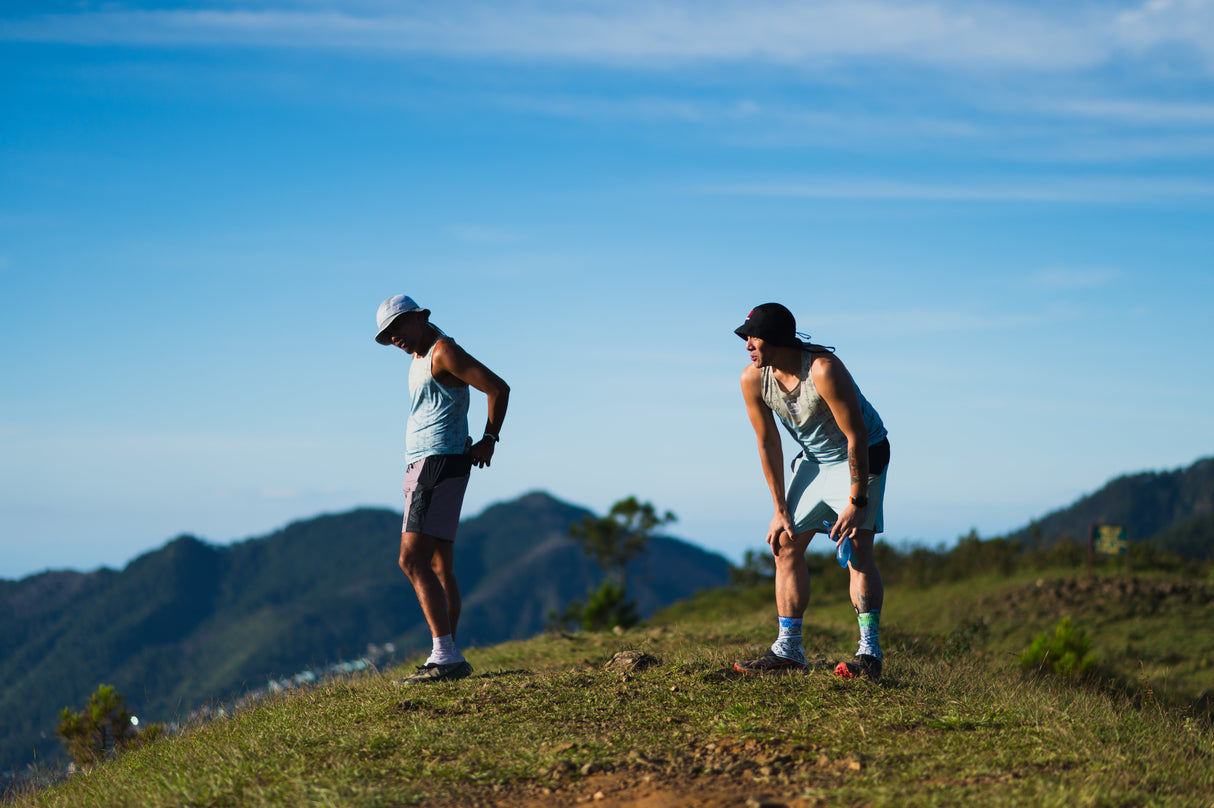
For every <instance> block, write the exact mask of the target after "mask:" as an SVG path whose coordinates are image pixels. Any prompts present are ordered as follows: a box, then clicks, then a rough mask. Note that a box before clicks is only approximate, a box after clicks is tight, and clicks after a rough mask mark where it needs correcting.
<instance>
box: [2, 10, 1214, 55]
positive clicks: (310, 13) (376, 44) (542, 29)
mask: <svg viewBox="0 0 1214 808" xmlns="http://www.w3.org/2000/svg"><path fill="white" fill-rule="evenodd" d="M1046 8H1047V9H1048V10H1047V11H1041V10H1040V9H1039V8H1037V7H1035V6H1026V5H1021V4H1013V3H1007V2H1004V3H993V2H985V3H984V2H964V3H963V2H957V1H956V0H954V1H953V2H927V1H926V0H908V1H907V2H892V1H891V0H867V1H863V0H861V1H854V2H837V1H836V2H815V3H806V2H796V1H795V0H752V2H737V1H736V0H713V1H711V2H710V1H705V2H690V1H689V0H678V1H672V0H667V1H666V2H661V0H657V1H656V2H655V1H654V0H644V1H643V0H613V1H611V2H609V1H608V0H582V1H581V2H568V1H566V2H557V0H534V1H533V2H515V3H494V2H486V1H483V0H480V1H477V0H474V1H472V2H468V1H465V2H448V3H425V4H410V5H409V6H407V7H404V8H402V7H401V6H400V5H396V4H367V3H349V2H346V3H339V2H335V3H329V4H318V3H309V4H303V5H301V4H294V5H278V6H267V5H258V4H254V3H244V4H235V3H230V2H225V3H220V4H213V5H212V6H210V7H204V8H201V9H198V8H189V9H149V10H140V9H138V8H129V7H124V6H121V5H117V6H115V5H105V6H101V7H100V10H96V11H92V10H90V11H84V12H81V13H76V14H48V15H43V16H27V17H22V18H10V19H7V20H3V21H0V39H7V40H28V41H43V42H74V43H97V44H101V43H118V44H131V45H164V46H180V45H243V46H251V47H296V48H339V49H359V50H364V51H365V50H374V51H381V52H404V53H421V54H439V55H447V56H452V57H458V58H468V57H472V58H505V59H518V60H535V61H550V60H559V61H565V62H576V63H590V64H607V65H627V66H645V65H653V64H675V65H678V64H685V63H703V62H724V63H768V64H830V63H834V62H836V61H839V60H865V59H872V58H877V59H882V58H892V59H896V60H899V61H903V62H908V63H912V64H924V65H936V66H946V67H947V66H954V67H955V66H972V67H1012V68H1018V69H1031V70H1071V69H1076V68H1086V67H1092V66H1097V65H1100V64H1103V63H1105V62H1107V61H1109V60H1111V59H1113V58H1116V57H1118V56H1119V55H1121V54H1122V53H1126V52H1129V53H1132V54H1139V53H1142V52H1143V51H1144V50H1147V49H1150V48H1153V47H1156V46H1158V45H1161V44H1169V45H1176V44H1180V45H1184V46H1187V47H1190V48H1191V49H1193V50H1195V51H1196V52H1200V53H1204V54H1206V55H1207V56H1209V55H1210V54H1211V53H1212V52H1214V45H1212V44H1211V34H1210V31H1212V30H1214V24H1212V23H1214V20H1212V19H1211V15H1212V13H1214V12H1212V10H1211V4H1210V3H1209V2H1203V1H1202V0H1185V1H1183V2H1182V0H1176V1H1175V2H1158V0H1156V2H1152V3H1148V4H1146V5H1145V6H1142V7H1140V8H1137V9H1135V10H1132V11H1129V12H1124V13H1121V14H1117V13H1116V12H1115V11H1114V10H1108V11H1103V12H1102V11H1101V10H1100V9H1092V8H1091V7H1090V6H1084V7H1083V8H1076V7H1072V6H1062V5H1051V6H1047V7H1046Z"/></svg>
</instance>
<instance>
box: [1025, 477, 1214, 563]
mask: <svg viewBox="0 0 1214 808" xmlns="http://www.w3.org/2000/svg"><path fill="white" fill-rule="evenodd" d="M1094 524H1101V525H1120V526H1122V527H1124V528H1126V532H1127V534H1128V537H1129V539H1130V541H1137V542H1150V543H1151V544H1153V545H1155V546H1156V547H1157V548H1158V549H1160V550H1170V551H1174V552H1176V553H1179V554H1180V555H1182V556H1185V557H1187V558H1198V559H1208V558H1211V557H1214V457H1206V458H1202V459H1200V460H1198V461H1196V462H1195V463H1193V464H1192V465H1190V466H1188V467H1186V468H1180V469H1174V470H1171V471H1146V472H1141V473H1138V474H1127V475H1124V476H1121V477H1117V478H1115V479H1113V480H1111V481H1109V482H1108V483H1106V484H1105V485H1104V486H1102V487H1101V488H1100V489H1099V490H1098V491H1095V492H1094V493H1091V494H1088V495H1087V496H1084V497H1081V498H1080V499H1078V500H1077V501H1076V502H1074V503H1073V504H1072V505H1070V506H1068V507H1066V508H1062V509H1060V510H1057V511H1053V512H1051V513H1049V514H1047V515H1045V516H1043V517H1041V518H1040V519H1037V520H1035V521H1033V522H1032V523H1031V524H1029V525H1028V526H1026V527H1024V528H1022V529H1020V530H1018V531H1016V532H1014V533H1012V534H1010V535H1009V536H1007V538H1009V539H1013V540H1020V541H1024V542H1026V543H1029V544H1037V545H1042V544H1044V545H1050V544H1053V543H1054V542H1056V541H1058V540H1059V539H1062V538H1071V539H1074V540H1075V541H1079V542H1086V541H1087V540H1088V533H1089V531H1090V529H1091V526H1092V525H1094Z"/></svg>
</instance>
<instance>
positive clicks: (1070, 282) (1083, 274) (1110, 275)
mask: <svg viewBox="0 0 1214 808" xmlns="http://www.w3.org/2000/svg"><path fill="white" fill-rule="evenodd" d="M1119 277H1121V273H1120V272H1119V271H1117V270H1115V269H1083V268H1075V267H1056V268H1053V269H1043V270H1041V271H1040V272H1036V273H1034V274H1033V275H1032V276H1031V277H1030V278H1029V280H1030V282H1031V283H1033V284H1034V285H1036V286H1039V287H1043V288H1045V289H1055V290H1068V289H1069V290H1079V289H1082V290H1091V289H1098V288H1102V287H1105V286H1108V285H1109V284H1110V283H1112V282H1113V281H1115V280H1116V279H1117V278H1119Z"/></svg>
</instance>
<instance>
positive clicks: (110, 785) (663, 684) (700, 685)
mask: <svg viewBox="0 0 1214 808" xmlns="http://www.w3.org/2000/svg"><path fill="white" fill-rule="evenodd" d="M959 591H960V590H956V591H952V590H950V594H949V597H952V598H954V599H956V598H959V597H960V594H959ZM891 594H892V593H891ZM910 602H911V593H910V592H909V591H908V592H903V593H899V594H898V595H897V598H896V599H895V598H892V597H891V599H890V603H891V605H892V604H893V603H899V604H902V605H901V606H899V607H898V608H900V609H901V616H895V615H898V612H897V611H893V612H890V611H889V610H887V613H888V614H889V615H890V616H889V617H888V618H887V621H888V622H887V629H886V635H887V638H888V639H887V650H888V656H887V664H886V670H885V679H884V680H883V681H882V682H881V683H879V684H874V683H871V682H868V681H863V680H842V679H838V678H836V677H833V676H832V675H830V673H829V671H828V670H827V669H826V668H824V667H822V668H818V667H815V668H813V669H811V671H810V672H809V673H807V674H806V675H803V676H790V677H777V678H758V679H751V678H748V679H741V678H738V677H736V676H735V675H732V674H730V673H728V668H729V666H730V664H731V662H732V661H733V660H734V659H739V658H743V657H746V656H751V655H753V654H754V653H756V652H757V651H758V650H760V649H761V648H763V647H765V646H766V644H767V643H769V642H770V640H771V637H772V635H773V633H774V611H773V609H772V606H771V600H770V592H768V591H755V592H728V591H722V592H716V593H713V594H711V595H705V596H702V597H700V598H697V599H694V600H692V601H690V602H688V603H687V604H683V605H681V606H680V607H678V608H676V609H672V610H670V611H668V612H667V613H665V614H663V615H661V616H659V618H657V619H655V620H654V621H652V622H651V623H650V624H649V625H646V626H643V627H641V628H639V629H635V630H632V631H630V632H628V633H626V634H624V635H616V634H613V633H610V632H608V633H602V634H581V633H579V634H571V635H563V634H552V635H546V636H543V637H539V638H536V639H533V640H529V641H526V642H515V643H507V644H504V645H500V646H495V647H492V648H485V649H474V650H472V651H471V652H470V653H469V658H470V659H471V661H472V663H473V665H474V666H475V667H476V674H475V675H474V676H473V677H471V678H469V679H465V680H462V681H459V682H454V683H447V684H438V685H429V686H422V687H404V686H400V685H396V684H394V683H393V679H394V678H396V677H399V676H401V675H402V674H404V673H406V672H408V670H409V669H408V666H405V667H402V668H399V669H396V670H390V671H385V672H383V673H382V674H381V673H374V674H368V675H361V676H356V677H352V678H348V679H343V680H338V681H334V682H330V683H327V684H323V685H320V686H317V687H314V688H312V689H308V690H302V691H296V692H292V693H287V694H282V695H279V696H275V697H272V698H269V699H266V700H264V701H261V702H259V703H257V704H255V705H253V706H251V707H248V708H246V709H244V710H242V711H240V712H238V713H237V714H235V715H233V716H231V717H229V718H226V719H222V720H216V721H213V722H211V723H208V724H206V725H203V726H200V727H198V728H196V729H194V730H192V731H189V732H186V733H183V734H181V735H178V736H176V737H173V738H169V739H167V740H165V741H163V742H159V743H155V744H153V745H151V746H149V747H148V748H145V749H142V750H139V751H137V752H134V753H131V754H129V755H127V756H125V757H124V758H121V759H119V760H116V761H113V762H111V763H109V764H107V765H104V766H101V767H99V768H98V769H96V770H95V771H93V772H91V773H89V774H87V775H77V776H74V777H72V778H71V779H69V780H68V781H66V782H63V783H62V784H60V785H57V786H55V787H53V788H50V789H47V790H45V791H43V792H40V793H37V794H33V795H28V796H26V797H24V798H22V799H20V800H18V801H17V802H18V804H19V805H21V806H31V807H32V806H48V807H49V806H65V807H66V806H73V808H76V807H78V806H130V805H141V806H150V807H151V808H159V807H160V806H165V807H166V808H167V807H168V806H241V807H242V808H243V807H244V806H263V805H264V806H269V805H275V806H280V805H318V806H398V805H428V806H434V805H439V806H446V805H450V806H454V805H477V804H485V805H489V804H497V805H515V804H519V803H520V802H523V801H528V800H531V801H537V800H538V801H543V800H545V799H548V794H549V793H553V794H556V795H563V796H561V797H560V800H559V801H558V799H557V797H555V796H554V797H552V798H551V799H552V800H553V804H569V803H570V802H572V801H573V798H576V797H585V796H586V795H585V794H583V793H582V791H581V784H582V783H583V782H585V781H587V778H594V777H596V776H601V775H602V774H603V773H614V774H617V775H620V776H621V777H622V778H624V779H627V778H629V777H631V778H635V779H636V780H638V781H639V780H640V779H642V778H645V777H648V778H650V779H651V780H652V781H655V782H659V783H660V782H663V781H666V782H668V783H670V784H671V785H670V787H671V788H677V789H679V790H682V791H685V790H687V789H694V788H696V784H697V783H700V784H705V783H710V782H727V783H737V784H741V783H755V784H759V785H762V786H763V788H764V789H765V790H766V791H767V792H769V793H779V794H783V795H785V796H786V797H787V798H789V799H793V798H796V799H800V800H808V801H809V802H811V803H812V802H813V801H815V800H820V801H823V802H825V803H829V804H855V805H883V804H884V805H894V804H897V805H938V804H947V805H960V804H969V803H977V804H981V805H996V806H998V805H1006V806H1013V805H1016V806H1020V805H1058V806H1063V805H1065V806H1073V805H1193V806H1203V808H1209V806H1210V804H1211V796H1210V795H1211V794H1214V732H1212V731H1211V728H1210V726H1209V724H1208V723H1206V722H1205V721H1203V720H1199V719H1197V718H1195V717H1193V716H1192V715H1187V714H1186V713H1184V712H1183V711H1181V710H1177V709H1174V708H1172V707H1168V706H1166V705H1165V703H1164V702H1163V701H1161V700H1158V699H1153V698H1151V697H1150V696H1145V697H1144V695H1143V693H1142V692H1136V693H1129V692H1123V691H1119V690H1117V689H1110V688H1101V687H1093V686H1081V685H1076V684H1073V683H1069V682H1066V681H1062V680H1056V679H1053V678H1037V677H1029V676H1025V675H1023V674H1021V673H1020V672H1019V671H1018V670H1017V669H1016V668H1015V666H1014V664H1011V663H1010V662H1009V661H1005V660H1004V659H1003V658H1002V657H1001V656H999V655H995V654H991V653H989V652H986V651H984V650H983V648H982V647H981V645H979V646H977V647H974V648H969V649H967V648H966V647H964V646H958V645H957V642H960V641H956V642H954V643H953V645H950V644H949V643H948V642H946V638H945V636H944V634H943V633H942V632H940V633H938V632H937V631H936V630H935V629H933V628H930V627H924V628H922V629H920V628H919V627H918V626H917V625H916V621H917V620H919V619H920V618H919V616H918V615H917V613H916V612H915V610H914V608H913V607H912V606H910V605H909V604H910ZM923 603H924V612H923V614H924V615H925V616H924V617H923V620H924V622H926V623H931V621H932V620H935V619H938V618H936V617H932V615H935V614H938V613H939V611H940V608H941V607H940V603H941V601H940V600H939V598H937V597H931V598H925V599H924V601H923ZM850 612H851V609H850V606H849V605H848V604H847V601H846V597H845V595H843V594H842V593H841V592H839V591H835V592H834V593H824V594H822V595H821V596H820V597H818V598H817V599H816V600H815V601H814V603H813V606H812V607H811V614H810V621H809V623H808V624H807V626H806V641H807V645H808V651H809V653H810V655H811V657H812V656H815V655H821V656H824V657H831V658H842V657H845V656H850V653H851V651H852V650H854V642H855V633H854V631H855V625H854V616H851V614H850ZM969 617H970V618H972V617H973V614H972V604H971V612H970V614H969ZM932 625H933V626H936V625H940V626H941V627H947V625H948V624H947V623H943V624H934V623H933V624H932ZM1096 634H1097V639H1099V636H1098V634H1099V633H1098V632H1096ZM971 641H974V638H970V639H969V640H966V642H971ZM959 648H960V650H958V649H959ZM623 649H636V650H640V651H644V652H645V653H647V654H649V655H651V656H652V657H654V658H655V659H656V660H657V663H658V664H655V665H654V666H652V667H649V668H646V669H638V670H632V671H618V670H607V669H605V667H604V666H605V663H607V661H608V660H609V659H611V657H612V655H613V654H614V653H615V652H617V651H619V650H623Z"/></svg>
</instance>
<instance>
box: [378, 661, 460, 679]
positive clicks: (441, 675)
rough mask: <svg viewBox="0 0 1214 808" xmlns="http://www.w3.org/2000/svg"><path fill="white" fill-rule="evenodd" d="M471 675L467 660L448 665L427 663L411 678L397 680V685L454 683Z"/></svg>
mask: <svg viewBox="0 0 1214 808" xmlns="http://www.w3.org/2000/svg"><path fill="white" fill-rule="evenodd" d="M471 675H472V666H471V665H469V664H468V662H467V660H461V661H459V662H452V663H451V664H449V665H437V664H435V663H433V662H428V663H426V664H425V665H422V666H421V667H419V668H418V669H417V673H415V674H413V675H412V676H406V677H405V678H404V679H397V680H396V684H398V685H418V684H428V683H430V682H454V681H455V680H456V679H463V678H464V677H467V676H471Z"/></svg>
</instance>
